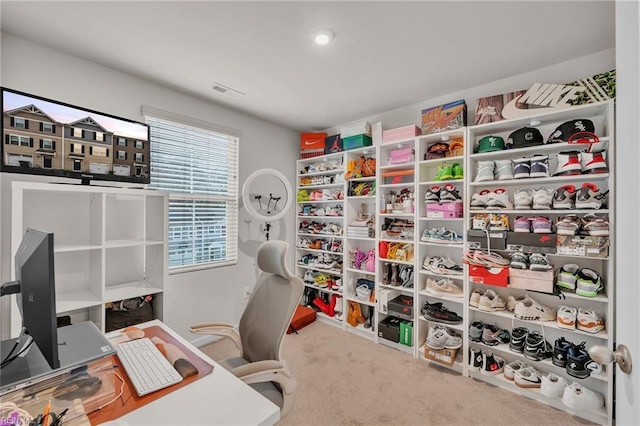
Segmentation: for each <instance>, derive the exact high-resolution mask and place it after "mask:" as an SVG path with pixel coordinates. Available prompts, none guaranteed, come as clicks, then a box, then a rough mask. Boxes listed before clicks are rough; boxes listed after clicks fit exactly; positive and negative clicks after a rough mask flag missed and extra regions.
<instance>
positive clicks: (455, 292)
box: [425, 278, 462, 298]
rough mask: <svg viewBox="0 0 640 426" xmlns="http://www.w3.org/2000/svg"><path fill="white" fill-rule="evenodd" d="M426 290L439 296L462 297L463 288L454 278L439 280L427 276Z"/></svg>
mask: <svg viewBox="0 0 640 426" xmlns="http://www.w3.org/2000/svg"><path fill="white" fill-rule="evenodd" d="M425 291H426V292H427V293H430V294H433V295H434V296H438V297H455V298H459V297H462V289H461V288H460V287H458V286H457V285H455V284H454V283H453V280H451V279H449V278H443V279H441V280H437V281H436V280H432V279H431V278H427V285H426V287H425Z"/></svg>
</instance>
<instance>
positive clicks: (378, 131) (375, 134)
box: [371, 121, 382, 145]
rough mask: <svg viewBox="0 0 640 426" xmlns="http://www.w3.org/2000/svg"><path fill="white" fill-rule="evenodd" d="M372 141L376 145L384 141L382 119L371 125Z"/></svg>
mask: <svg viewBox="0 0 640 426" xmlns="http://www.w3.org/2000/svg"><path fill="white" fill-rule="evenodd" d="M371 141H372V142H373V144H374V145H380V144H381V143H382V121H376V122H375V123H373V124H372V125H371Z"/></svg>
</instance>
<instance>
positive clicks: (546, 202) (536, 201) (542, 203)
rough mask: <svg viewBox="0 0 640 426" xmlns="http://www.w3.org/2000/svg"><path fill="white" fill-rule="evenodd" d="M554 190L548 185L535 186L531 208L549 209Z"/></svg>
mask: <svg viewBox="0 0 640 426" xmlns="http://www.w3.org/2000/svg"><path fill="white" fill-rule="evenodd" d="M554 193H555V191H554V190H553V188H551V187H550V186H544V187H542V188H536V189H535V190H534V191H533V209H534V210H549V209H551V204H552V203H553V194H554Z"/></svg>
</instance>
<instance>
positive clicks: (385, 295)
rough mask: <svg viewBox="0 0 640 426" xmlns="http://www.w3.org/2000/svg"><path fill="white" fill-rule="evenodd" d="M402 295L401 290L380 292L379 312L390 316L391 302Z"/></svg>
mask: <svg viewBox="0 0 640 426" xmlns="http://www.w3.org/2000/svg"><path fill="white" fill-rule="evenodd" d="M401 294H402V292H401V291H400V290H392V289H390V288H385V289H382V290H380V291H378V295H377V299H378V311H380V312H382V313H384V314H388V313H389V301H390V300H392V299H394V298H395V297H398V296H400V295H401Z"/></svg>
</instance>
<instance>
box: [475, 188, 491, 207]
mask: <svg viewBox="0 0 640 426" xmlns="http://www.w3.org/2000/svg"><path fill="white" fill-rule="evenodd" d="M490 193H491V191H489V190H488V189H483V190H482V191H480V192H476V193H474V194H473V195H472V196H471V208H472V209H483V208H485V207H487V203H488V202H489V194H490Z"/></svg>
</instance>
